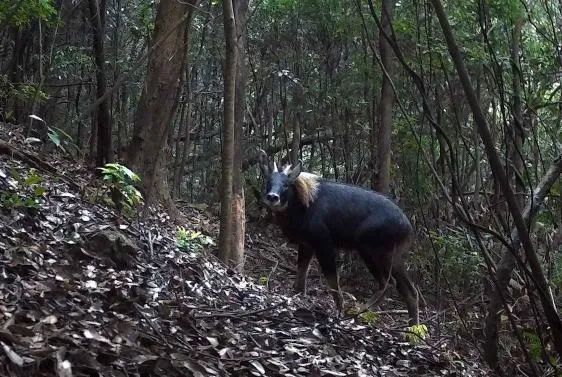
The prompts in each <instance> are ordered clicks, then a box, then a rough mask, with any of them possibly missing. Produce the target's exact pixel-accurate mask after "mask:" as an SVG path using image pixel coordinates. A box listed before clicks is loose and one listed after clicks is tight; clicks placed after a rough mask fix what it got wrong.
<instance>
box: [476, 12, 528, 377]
mask: <svg viewBox="0 0 562 377" xmlns="http://www.w3.org/2000/svg"><path fill="white" fill-rule="evenodd" d="M522 28H523V19H518V20H516V21H515V24H514V25H513V31H512V41H511V67H512V73H511V74H512V76H513V81H512V85H513V88H512V89H513V101H512V112H513V114H512V126H511V128H510V129H509V130H507V131H506V150H507V153H508V155H509V157H510V161H511V164H512V165H511V167H510V168H509V169H508V171H509V175H510V178H511V179H512V181H513V183H514V185H515V189H516V194H517V195H518V203H519V206H520V208H521V207H523V206H524V204H525V201H524V200H523V198H524V191H525V185H524V184H523V180H522V173H523V169H524V166H523V164H524V161H523V158H522V155H521V154H522V153H523V137H524V135H523V124H522V118H523V114H522V105H521V79H520V73H521V72H520V70H519V52H520V46H521V29H522ZM525 213H526V212H525V210H524V211H523V215H525ZM524 217H525V216H524ZM527 217H528V216H527ZM528 220H529V219H528V218H526V219H525V222H526V223H527V222H528ZM512 240H514V238H513V237H512ZM508 254H509V255H510V256H512V254H511V253H509V252H508ZM512 257H513V256H512ZM502 262H503V263H506V264H505V265H503V266H501V265H500V267H499V269H500V270H504V269H506V268H507V269H509V268H510V263H509V262H512V263H514V259H513V260H510V261H505V260H502ZM502 262H500V264H501V263H502ZM511 269H513V267H511ZM511 269H510V271H509V272H510V273H509V275H508V276H503V274H505V272H507V271H503V272H502V276H501V279H500V276H499V271H498V276H496V279H497V281H498V285H499V287H498V288H499V289H503V287H502V286H503V285H504V284H506V285H505V287H507V283H508V282H509V278H510V277H511ZM506 279H507V280H506ZM501 295H502V292H498V291H497V289H496V290H495V292H494V293H493V297H492V299H491V300H490V304H489V305H488V315H487V318H486V326H485V332H486V334H485V341H484V354H485V357H486V361H487V362H488V364H489V365H490V367H492V368H494V369H495V368H497V367H498V361H499V359H498V323H499V319H500V309H501V307H502V303H503V302H502V296H501ZM504 296H505V292H504Z"/></svg>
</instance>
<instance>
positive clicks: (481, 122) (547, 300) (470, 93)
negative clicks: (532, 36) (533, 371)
mask: <svg viewBox="0 0 562 377" xmlns="http://www.w3.org/2000/svg"><path fill="white" fill-rule="evenodd" d="M431 4H433V7H434V9H435V12H436V14H437V18H438V19H439V24H440V25H441V29H442V30H443V35H444V36H445V40H446V42H447V47H448V49H449V53H450V55H451V59H452V61H453V64H454V65H455V68H456V70H457V73H458V75H459V79H460V81H461V83H462V85H463V89H464V92H465V95H466V97H467V101H468V104H469V105H470V108H471V110H472V113H473V117H474V123H475V125H476V127H477V128H478V133H479V135H480V138H481V139H482V142H483V144H484V148H485V151H486V155H487V156H488V161H489V163H490V168H491V169H492V172H493V174H494V178H495V179H496V181H497V182H498V183H499V185H500V186H501V189H502V192H503V195H504V197H505V199H506V201H507V204H508V207H509V212H510V213H511V216H512V217H513V221H514V224H515V227H516V229H517V234H518V236H519V238H520V240H521V244H522V246H523V249H524V251H525V254H526V257H527V261H528V263H529V266H530V267H531V271H532V274H533V276H532V278H533V280H534V282H535V286H536V288H537V291H538V294H539V298H540V301H541V304H542V307H543V310H544V314H545V317H546V320H547V322H548V324H549V325H550V333H551V336H552V340H553V343H554V347H555V349H556V352H557V353H558V355H559V357H562V322H561V321H560V317H559V315H558V313H557V311H556V308H555V307H554V304H553V302H552V299H551V297H550V295H549V294H548V282H547V281H546V278H545V276H544V273H543V271H542V268H541V265H540V262H539V259H538V256H537V253H536V251H535V248H534V246H533V244H532V242H531V238H530V236H529V232H528V230H527V225H526V223H525V220H524V218H523V215H522V213H521V210H520V208H519V204H518V202H517V199H516V197H515V194H514V193H513V190H512V189H511V186H510V184H509V180H508V177H507V174H506V173H505V171H504V169H503V167H502V164H501V161H500V158H499V156H498V153H497V151H496V149H495V145H494V140H493V139H492V135H491V133H490V129H489V128H488V124H487V122H486V118H485V116H484V113H483V112H482V109H481V108H480V105H479V103H478V99H477V98H476V94H475V92H474V89H473V88H472V84H471V82H470V77H469V76H468V71H467V69H466V66H465V64H464V61H463V59H462V56H461V53H460V50H459V48H458V46H457V44H456V41H455V37H454V35H453V31H452V29H451V25H450V24H449V21H448V19H447V15H446V13H445V10H444V9H443V5H442V4H441V1H440V0H431Z"/></svg>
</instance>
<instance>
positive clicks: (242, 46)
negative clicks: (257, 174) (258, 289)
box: [230, 0, 249, 272]
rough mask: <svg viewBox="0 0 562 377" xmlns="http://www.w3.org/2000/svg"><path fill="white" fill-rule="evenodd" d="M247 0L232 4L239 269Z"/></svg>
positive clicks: (238, 263) (237, 259) (236, 258)
mask: <svg viewBox="0 0 562 377" xmlns="http://www.w3.org/2000/svg"><path fill="white" fill-rule="evenodd" d="M248 3H249V0H237V1H236V2H235V5H234V16H235V22H236V43H237V47H236V51H237V54H236V55H237V59H236V61H237V64H236V84H235V86H236V88H235V96H236V98H235V100H234V164H233V172H232V174H233V175H232V246H231V247H232V250H231V252H232V256H231V258H230V259H231V263H232V265H233V266H235V267H236V269H237V270H238V271H240V272H242V271H243V269H244V237H245V234H246V208H245V199H244V181H243V178H244V177H243V175H242V161H243V158H244V156H243V153H242V151H243V147H244V144H245V141H244V128H243V127H244V114H245V112H246V77H247V67H246V30H247V29H246V21H247V15H248Z"/></svg>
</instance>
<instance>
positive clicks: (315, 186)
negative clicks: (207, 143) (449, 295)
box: [260, 151, 419, 325]
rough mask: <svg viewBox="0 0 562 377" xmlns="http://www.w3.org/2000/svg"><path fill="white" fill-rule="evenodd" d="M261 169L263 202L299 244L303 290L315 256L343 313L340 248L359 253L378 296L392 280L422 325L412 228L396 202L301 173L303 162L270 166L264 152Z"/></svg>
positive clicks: (298, 282) (414, 319)
mask: <svg viewBox="0 0 562 377" xmlns="http://www.w3.org/2000/svg"><path fill="white" fill-rule="evenodd" d="M260 167H261V169H262V172H263V174H264V176H265V178H266V185H265V192H264V202H265V203H266V205H267V206H268V207H269V208H270V209H271V210H272V212H273V213H274V216H275V219H276V221H277V223H278V225H279V226H280V227H281V229H282V231H283V234H284V235H285V236H286V237H287V238H288V239H289V241H291V242H293V243H296V244H297V245H298V262H297V264H298V267H297V277H296V281H295V289H296V290H297V291H298V292H303V293H305V292H306V277H307V274H308V269H309V266H310V261H311V260H312V257H313V256H314V255H316V258H317V259H318V262H319V264H320V268H321V269H322V273H323V274H324V276H325V278H326V280H327V282H328V285H329V286H330V288H331V290H332V294H333V297H334V301H335V304H336V307H337V309H338V311H340V312H341V310H342V308H343V296H342V294H341V291H340V287H339V278H338V273H337V266H336V249H337V248H342V249H346V250H357V251H358V252H359V254H360V255H361V258H362V259H363V261H364V262H365V264H366V265H367V267H368V269H369V271H370V272H371V274H372V275H373V276H374V277H375V280H376V281H377V282H378V285H379V291H378V293H377V294H376V295H375V297H377V296H378V299H380V298H382V295H383V294H384V291H385V290H386V288H387V286H388V282H389V281H390V280H391V278H393V279H394V281H395V283H396V288H397V290H398V292H399V293H400V295H401V296H402V299H403V300H404V302H405V303H406V306H407V308H408V314H409V317H410V324H411V325H413V324H418V323H419V316H418V293H417V290H416V288H415V287H414V286H413V284H412V283H411V281H410V279H409V278H408V275H407V273H406V268H405V265H404V260H405V257H406V255H407V253H408V249H409V246H410V241H411V237H412V226H411V224H410V222H409V221H408V218H407V217H406V215H405V214H404V212H402V210H401V209H400V208H399V207H398V206H397V205H396V204H394V203H393V202H392V201H391V200H390V199H388V198H386V197H385V196H383V195H381V194H378V193H376V192H373V191H369V190H366V189H363V188H361V187H357V186H352V185H347V184H341V183H336V182H330V181H327V180H324V179H322V178H321V177H319V176H317V175H314V174H310V173H305V172H301V163H300V161H299V163H297V164H296V165H295V166H294V167H291V166H290V165H286V166H284V167H282V168H281V169H280V170H279V169H278V168H277V165H276V164H275V163H270V162H268V158H267V155H266V154H265V152H264V151H260ZM372 304H373V302H371V303H370V304H368V306H370V305H372Z"/></svg>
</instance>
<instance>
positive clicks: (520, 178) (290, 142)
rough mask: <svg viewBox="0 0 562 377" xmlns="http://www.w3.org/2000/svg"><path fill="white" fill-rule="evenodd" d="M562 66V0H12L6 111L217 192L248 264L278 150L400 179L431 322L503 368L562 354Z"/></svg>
mask: <svg viewBox="0 0 562 377" xmlns="http://www.w3.org/2000/svg"><path fill="white" fill-rule="evenodd" d="M561 84H562V1H558V0H556V1H531V0H477V1H456V0H443V1H442V2H440V1H439V0H431V1H430V0H408V1H394V0H382V1H381V2H375V1H371V0H368V1H363V0H339V1H338V0H310V1H296V0H255V1H251V2H250V1H249V0H235V1H228V0H225V1H205V0H203V1H199V0H185V1H179V0H160V1H156V2H154V1H148V0H78V1H64V0H25V1H22V0H0V121H1V122H4V123H12V124H18V125H21V126H23V127H24V132H25V134H26V135H27V136H29V137H30V138H37V139H39V140H42V141H43V142H44V148H45V149H57V148H59V149H63V150H64V151H65V152H66V153H68V154H69V155H71V156H72V157H73V158H75V159H76V160H77V161H83V162H85V163H87V164H88V165H89V166H90V167H91V168H92V170H93V169H94V168H95V167H102V166H104V165H105V164H106V163H108V162H114V161H118V162H121V163H123V164H124V165H126V166H128V167H130V168H131V169H133V170H134V171H135V172H137V173H138V174H139V175H140V177H141V179H142V184H141V186H142V187H141V189H142V190H141V191H142V193H143V195H144V198H145V201H146V202H148V203H153V202H154V201H155V200H158V201H161V202H162V203H164V204H165V205H166V207H167V209H168V211H169V213H170V214H171V215H172V216H174V217H179V218H181V214H180V213H179V212H178V210H177V208H176V204H177V203H178V201H180V202H189V203H195V204H201V203H206V204H207V205H209V206H210V207H211V209H212V210H214V211H215V213H216V214H217V215H218V214H219V213H220V215H221V238H220V244H219V246H220V251H219V255H220V256H221V258H222V259H223V260H224V261H227V262H230V263H232V265H234V266H236V267H237V268H238V269H240V270H242V269H243V263H242V262H243V260H244V258H243V251H244V232H245V229H244V224H245V221H241V220H240V219H244V218H246V217H247V218H250V219H251V218H255V217H256V216H258V214H259V209H260V192H261V178H260V175H259V170H258V169H257V167H256V163H257V161H258V157H257V156H258V150H259V149H263V150H265V151H266V152H268V153H269V154H270V155H272V156H273V157H274V158H275V159H276V160H277V161H285V162H293V163H294V162H296V161H297V160H299V159H301V160H302V161H303V163H304V166H305V168H306V170H307V171H311V172H316V173H318V174H321V175H322V176H324V177H326V178H330V179H334V180H337V181H341V182H347V183H353V184H357V185H361V186H365V187H371V188H373V189H376V190H377V191H380V192H383V193H386V194H388V195H390V196H391V197H392V198H393V199H395V200H396V201H397V202H398V203H399V204H400V206H401V207H402V208H403V209H404V210H405V212H406V213H407V214H408V215H409V217H410V218H411V219H412V222H413V224H414V225H415V228H416V232H417V242H416V245H415V247H414V250H413V251H412V253H411V257H410V260H409V263H410V266H411V273H412V276H413V277H414V281H415V282H416V284H417V285H418V286H419V287H420V291H421V293H422V296H423V298H422V300H421V301H422V302H424V305H425V307H426V314H425V315H422V321H423V322H432V323H435V328H436V329H439V332H440V331H443V333H447V334H455V335H457V336H460V337H462V338H464V339H465V340H467V341H468V342H469V343H471V344H473V345H474V347H475V349H477V350H479V351H480V352H481V353H482V355H483V356H484V357H485V359H486V360H487V361H488V363H489V364H490V366H491V367H492V368H494V369H496V370H497V371H498V372H499V373H501V371H502V365H505V364H506V363H513V362H515V361H516V360H517V361H519V362H524V363H526V364H527V366H526V372H525V373H528V375H542V374H545V373H546V374H548V373H553V372H552V371H553V370H558V372H556V373H558V374H556V375H559V373H560V372H559V368H560V357H561V356H562V323H561V321H560V318H559V315H558V312H557V308H558V307H559V305H561V304H562V292H561V288H562V258H561V255H560V251H561V246H562V228H561V227H560V222H561V219H562V218H561V215H562V202H561V198H560V194H561V191H562V187H561V183H560V180H559V179H558V178H559V174H560V172H561V170H562V158H561V156H560V145H561V137H562V128H561V125H562V91H561V89H562V87H561ZM219 202H221V203H222V204H221V208H220V210H219V204H218V203H219ZM354 263H355V262H354V261H353V260H352V259H346V260H345V265H344V270H347V271H351V270H354V269H355V268H356V267H355V266H354ZM422 313H423V311H422ZM551 375H554V374H551Z"/></svg>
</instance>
